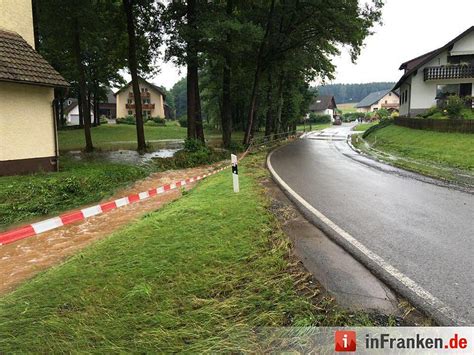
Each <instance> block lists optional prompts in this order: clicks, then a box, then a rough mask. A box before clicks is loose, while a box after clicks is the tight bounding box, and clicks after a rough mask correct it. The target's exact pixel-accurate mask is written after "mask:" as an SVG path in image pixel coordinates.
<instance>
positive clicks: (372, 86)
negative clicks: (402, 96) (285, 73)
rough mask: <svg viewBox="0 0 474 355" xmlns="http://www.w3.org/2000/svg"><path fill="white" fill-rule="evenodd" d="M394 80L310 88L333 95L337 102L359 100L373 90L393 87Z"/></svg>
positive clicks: (322, 93) (323, 93)
mask: <svg viewBox="0 0 474 355" xmlns="http://www.w3.org/2000/svg"><path fill="white" fill-rule="evenodd" d="M394 85H395V83H394V82H376V83H364V84H329V85H324V86H318V87H316V88H312V89H313V90H314V91H316V92H318V93H319V94H321V95H334V97H335V99H336V102H337V103H348V102H354V103H356V102H359V101H360V100H362V99H363V98H364V97H366V96H367V95H368V94H370V93H371V92H374V91H380V90H387V89H391V88H393V86H394Z"/></svg>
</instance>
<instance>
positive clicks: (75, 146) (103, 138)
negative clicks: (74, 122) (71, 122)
mask: <svg viewBox="0 0 474 355" xmlns="http://www.w3.org/2000/svg"><path fill="white" fill-rule="evenodd" d="M91 130H92V133H91V134H92V142H93V144H94V146H95V147H96V148H101V149H119V148H131V149H134V148H136V143H135V142H136V140H137V133H136V127H135V126H133V125H125V124H119V125H112V124H111V125H101V126H99V127H92V129H91ZM145 137H146V139H147V140H159V139H184V138H185V137H186V128H184V127H179V126H177V125H174V124H173V125H166V126H162V127H153V126H145ZM58 138H59V149H60V150H63V151H64V150H80V149H83V148H84V147H85V139H84V130H82V129H74V130H64V131H59V132H58ZM114 142H116V143H114ZM117 142H119V143H117ZM125 142H131V143H125Z"/></svg>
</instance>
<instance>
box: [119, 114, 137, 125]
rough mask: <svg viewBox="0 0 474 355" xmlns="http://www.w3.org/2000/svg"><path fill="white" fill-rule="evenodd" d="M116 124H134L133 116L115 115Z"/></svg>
mask: <svg viewBox="0 0 474 355" xmlns="http://www.w3.org/2000/svg"><path fill="white" fill-rule="evenodd" d="M115 121H116V122H117V124H129V125H134V124H135V116H132V115H129V116H125V117H117V119H116V120H115Z"/></svg>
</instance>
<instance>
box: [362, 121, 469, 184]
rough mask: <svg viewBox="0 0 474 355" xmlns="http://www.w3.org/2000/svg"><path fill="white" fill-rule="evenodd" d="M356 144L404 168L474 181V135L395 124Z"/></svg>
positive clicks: (434, 175) (447, 178)
mask: <svg viewBox="0 0 474 355" xmlns="http://www.w3.org/2000/svg"><path fill="white" fill-rule="evenodd" d="M356 140H357V139H356V138H354V137H353V142H354V143H355V145H356V146H357V147H358V148H360V149H362V150H363V151H365V152H366V153H369V154H372V155H375V156H377V157H378V158H381V159H382V160H385V161H387V162H389V163H391V164H393V165H395V166H398V167H401V168H403V169H407V170H411V171H415V172H419V173H421V174H424V175H428V176H432V177H436V178H442V179H446V180H454V181H457V182H461V183H464V184H472V183H473V181H474V180H473V175H474V135H472V134H462V133H442V132H432V131H424V130H417V129H411V128H406V127H400V126H396V125H393V124H392V125H389V126H387V127H384V128H381V129H377V130H375V131H373V132H372V133H370V134H369V135H368V136H366V137H365V141H363V140H362V139H360V138H359V139H358V143H357V142H356Z"/></svg>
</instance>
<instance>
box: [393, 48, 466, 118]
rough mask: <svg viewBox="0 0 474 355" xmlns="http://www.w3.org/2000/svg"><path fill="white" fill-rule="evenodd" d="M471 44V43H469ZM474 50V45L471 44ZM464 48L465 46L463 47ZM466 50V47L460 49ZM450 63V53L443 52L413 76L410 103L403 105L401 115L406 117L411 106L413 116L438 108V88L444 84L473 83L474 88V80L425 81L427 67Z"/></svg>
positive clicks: (402, 88)
mask: <svg viewBox="0 0 474 355" xmlns="http://www.w3.org/2000/svg"><path fill="white" fill-rule="evenodd" d="M469 43H471V42H469ZM470 45H472V46H473V48H474V43H472V44H470ZM463 46H464V45H463ZM459 48H464V47H459ZM447 63H448V51H444V52H442V53H441V54H440V55H438V56H437V57H435V58H433V59H432V60H431V61H429V62H428V63H426V64H425V65H423V66H422V67H421V68H419V69H418V71H417V73H416V75H413V74H412V75H411V88H410V90H409V93H410V101H409V102H407V103H406V104H405V105H403V108H402V107H400V114H401V115H406V114H407V111H406V107H405V106H406V105H407V104H408V103H409V104H410V112H411V113H412V114H417V113H419V112H422V111H424V110H426V109H429V108H430V107H432V106H436V99H435V98H436V87H437V86H438V85H443V84H463V83H472V84H473V88H474V79H449V80H430V81H424V78H423V70H424V68H426V67H432V66H439V65H446V64H447ZM404 87H405V83H404V84H403V85H402V87H401V92H403V90H404Z"/></svg>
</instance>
